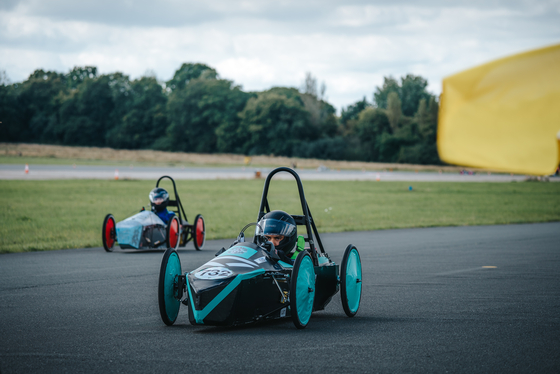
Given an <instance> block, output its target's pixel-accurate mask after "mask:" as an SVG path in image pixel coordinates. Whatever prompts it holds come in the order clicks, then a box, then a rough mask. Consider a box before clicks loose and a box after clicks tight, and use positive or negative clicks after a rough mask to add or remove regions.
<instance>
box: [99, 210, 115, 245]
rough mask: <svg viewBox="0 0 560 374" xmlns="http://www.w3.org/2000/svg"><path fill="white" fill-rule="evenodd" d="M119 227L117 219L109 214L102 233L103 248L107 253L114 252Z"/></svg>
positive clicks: (104, 221)
mask: <svg viewBox="0 0 560 374" xmlns="http://www.w3.org/2000/svg"><path fill="white" fill-rule="evenodd" d="M116 227H117V225H116V224H115V218H114V217H113V215H112V214H107V215H106V216H105V219H104V220H103V229H102V233H101V240H102V241H103V248H105V250H106V251H107V252H113V247H114V246H115V241H116V239H117V229H116Z"/></svg>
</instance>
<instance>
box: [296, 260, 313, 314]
mask: <svg viewBox="0 0 560 374" xmlns="http://www.w3.org/2000/svg"><path fill="white" fill-rule="evenodd" d="M295 296H296V309H297V315H298V317H299V321H300V323H301V324H302V325H307V323H308V322H309V319H310V318H311V313H312V312H313V300H314V299H315V270H314V269H313V262H312V261H311V257H310V256H305V257H304V258H303V259H302V261H301V264H300V267H299V271H298V274H297V279H296V295H295Z"/></svg>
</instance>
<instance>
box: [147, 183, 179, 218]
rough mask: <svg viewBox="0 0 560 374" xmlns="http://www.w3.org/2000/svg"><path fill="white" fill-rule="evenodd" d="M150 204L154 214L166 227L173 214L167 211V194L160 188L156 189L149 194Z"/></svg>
mask: <svg viewBox="0 0 560 374" xmlns="http://www.w3.org/2000/svg"><path fill="white" fill-rule="evenodd" d="M150 203H151V204H152V212H154V213H155V214H156V215H157V216H158V217H159V218H160V219H161V220H162V221H163V223H165V224H166V225H167V223H168V222H169V220H170V219H171V218H172V217H173V216H174V215H175V212H170V211H168V210H167V205H168V204H169V193H167V191H166V190H165V189H163V188H161V187H156V188H154V189H153V190H152V191H151V192H150Z"/></svg>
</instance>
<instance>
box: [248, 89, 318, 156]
mask: <svg viewBox="0 0 560 374" xmlns="http://www.w3.org/2000/svg"><path fill="white" fill-rule="evenodd" d="M274 91H275V90H271V91H270V92H261V93H259V94H258V95H257V97H254V98H251V99H250V100H249V101H248V102H247V105H246V106H245V108H244V109H243V111H242V112H241V113H240V117H241V126H240V133H242V134H244V135H245V137H246V139H247V141H246V142H245V143H244V147H243V153H245V154H251V155H257V154H261V155H262V154H264V155H268V154H274V155H280V156H291V155H292V154H293V152H294V150H295V149H297V148H299V147H302V146H304V144H305V142H307V141H309V140H311V139H313V137H314V135H315V132H314V129H313V128H312V127H311V123H310V116H309V112H308V111H307V110H305V107H304V105H302V103H301V101H300V100H297V99H296V98H294V97H292V98H289V97H287V96H285V95H280V94H278V93H276V92H274ZM276 91H277V90H276Z"/></svg>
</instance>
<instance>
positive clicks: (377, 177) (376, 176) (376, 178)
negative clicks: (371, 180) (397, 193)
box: [375, 173, 381, 182]
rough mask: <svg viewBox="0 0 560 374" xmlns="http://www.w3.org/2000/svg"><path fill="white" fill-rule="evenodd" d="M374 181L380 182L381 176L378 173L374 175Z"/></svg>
mask: <svg viewBox="0 0 560 374" xmlns="http://www.w3.org/2000/svg"><path fill="white" fill-rule="evenodd" d="M375 180H376V181H378V182H379V181H380V180H381V175H380V174H379V173H377V174H376V175H375Z"/></svg>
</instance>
